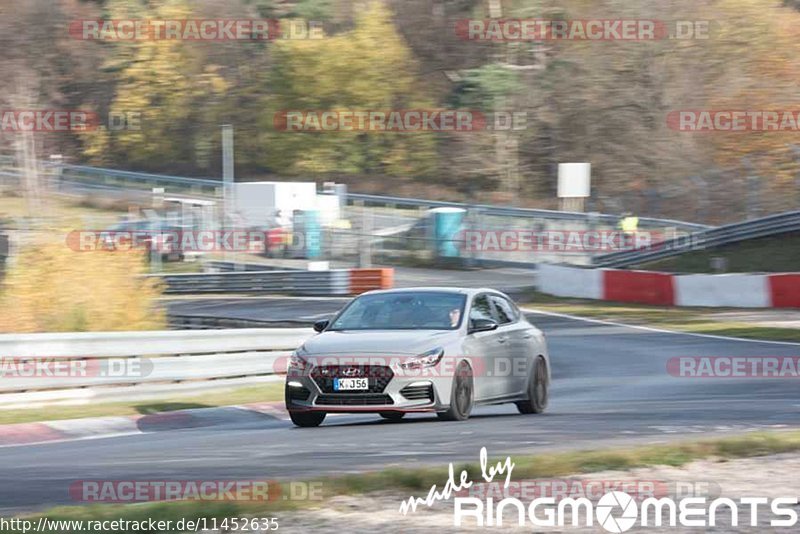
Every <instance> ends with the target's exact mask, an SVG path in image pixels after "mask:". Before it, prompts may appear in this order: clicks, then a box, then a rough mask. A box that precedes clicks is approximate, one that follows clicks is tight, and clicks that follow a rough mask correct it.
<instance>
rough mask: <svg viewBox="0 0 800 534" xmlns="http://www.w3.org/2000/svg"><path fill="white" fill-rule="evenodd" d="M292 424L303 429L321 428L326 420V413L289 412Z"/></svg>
mask: <svg viewBox="0 0 800 534" xmlns="http://www.w3.org/2000/svg"><path fill="white" fill-rule="evenodd" d="M289 417H291V419H292V423H294V424H295V425H297V426H302V427H312V426H319V425H321V424H322V422H323V421H324V420H325V412H289Z"/></svg>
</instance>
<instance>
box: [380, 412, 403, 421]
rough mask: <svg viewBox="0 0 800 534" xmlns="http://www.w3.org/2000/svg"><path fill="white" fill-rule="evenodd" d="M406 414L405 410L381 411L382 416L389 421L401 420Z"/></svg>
mask: <svg viewBox="0 0 800 534" xmlns="http://www.w3.org/2000/svg"><path fill="white" fill-rule="evenodd" d="M405 416H406V414H404V413H403V412H381V417H383V418H384V419H387V420H389V421H399V420H400V419H402V418H403V417H405Z"/></svg>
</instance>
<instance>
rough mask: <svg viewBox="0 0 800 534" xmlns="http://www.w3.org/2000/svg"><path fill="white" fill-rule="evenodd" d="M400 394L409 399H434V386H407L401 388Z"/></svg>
mask: <svg viewBox="0 0 800 534" xmlns="http://www.w3.org/2000/svg"><path fill="white" fill-rule="evenodd" d="M400 394H401V395H402V396H404V397H405V398H407V399H408V400H428V401H433V386H431V385H430V384H425V385H424V386H406V387H404V388H403V389H401V390H400Z"/></svg>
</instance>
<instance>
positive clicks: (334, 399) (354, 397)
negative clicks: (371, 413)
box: [317, 393, 394, 406]
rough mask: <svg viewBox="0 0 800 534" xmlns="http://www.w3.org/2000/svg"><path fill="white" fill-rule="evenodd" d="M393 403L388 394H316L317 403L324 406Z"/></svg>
mask: <svg viewBox="0 0 800 534" xmlns="http://www.w3.org/2000/svg"><path fill="white" fill-rule="evenodd" d="M386 404H394V401H393V400H392V398H391V397H390V396H389V395H370V394H366V395H365V394H363V393H362V394H352V393H348V394H347V395H318V396H317V405H318V406H319V405H325V406H381V405H386Z"/></svg>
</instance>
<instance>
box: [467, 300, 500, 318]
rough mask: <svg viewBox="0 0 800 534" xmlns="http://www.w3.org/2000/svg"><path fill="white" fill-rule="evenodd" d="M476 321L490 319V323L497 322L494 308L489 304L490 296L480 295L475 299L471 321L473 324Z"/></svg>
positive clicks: (470, 316) (470, 312)
mask: <svg viewBox="0 0 800 534" xmlns="http://www.w3.org/2000/svg"><path fill="white" fill-rule="evenodd" d="M475 319H488V320H490V321H496V320H497V319H495V317H494V316H493V315H492V306H491V304H489V297H488V296H486V295H478V296H477V297H475V300H473V301H472V307H471V308H470V310H469V320H470V322H471V321H474V320H475Z"/></svg>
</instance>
